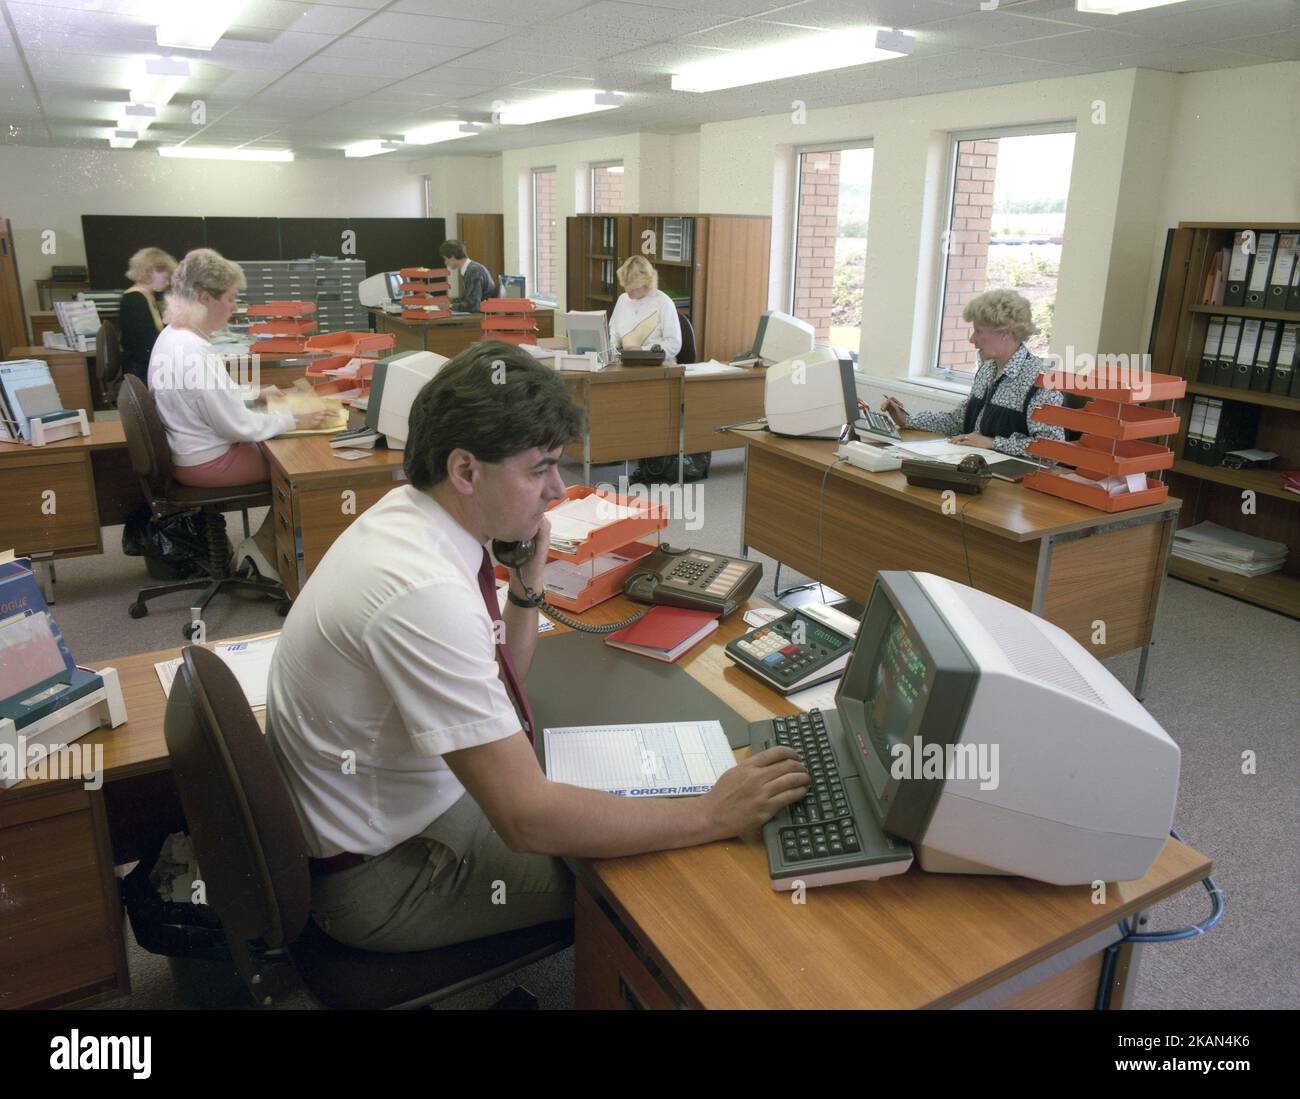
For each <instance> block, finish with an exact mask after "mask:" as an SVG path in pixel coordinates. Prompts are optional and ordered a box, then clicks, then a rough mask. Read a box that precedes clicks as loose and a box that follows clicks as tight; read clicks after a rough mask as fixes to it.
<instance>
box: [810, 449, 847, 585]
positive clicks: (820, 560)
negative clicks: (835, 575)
mask: <svg viewBox="0 0 1300 1099" xmlns="http://www.w3.org/2000/svg"><path fill="white" fill-rule="evenodd" d="M843 461H845V459H843V458H836V459H835V461H833V462H832V463H831V464H830V465H828V466H827V467H826V472H825V473H823V474H822V489H821V499H820V500H819V501H818V503H817V577H818V579H817V581H816V583H817V590H818V591H819V592H820V593H821V597H822V602H823V603H825V602H826V589H825V588H823V587H822V582H821V577H822V576H824V575H825V569H824V566H825V564H826V543H825V541H824V540H823V538H822V526H823V521H824V519H825V517H826V480H827V478H828V477H830V475H831V470H833V469H834V468H835V467H836V466H837V465H839V464H840V463H841V462H843ZM808 586H809V587H812V585H811V584H809V585H808Z"/></svg>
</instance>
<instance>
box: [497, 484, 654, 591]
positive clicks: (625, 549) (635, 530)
mask: <svg viewBox="0 0 1300 1099" xmlns="http://www.w3.org/2000/svg"><path fill="white" fill-rule="evenodd" d="M595 492H596V490H595V489H594V488H588V487H587V486H586V485H573V486H571V487H570V488H568V489H567V490H566V491H565V493H564V499H565V500H581V499H583V498H585V497H587V496H591V495H593V494H595ZM604 495H605V496H606V498H607V499H609V500H612V501H614V502H615V503H619V504H622V505H624V506H625V507H631V508H636V509H637V510H638V511H639V512H640V513H641V514H639V515H634V516H629V517H628V518H626V519H616V520H614V521H613V522H611V523H609V524H608V525H606V526H603V527H597V528H596V529H595V530H594V531H592V532H591V537H589V538H588V539H587V540H586V541H584V542H583V543H582V544H581V545H579V546H578V548H577V550H575V551H574V552H573V553H560V552H559V551H558V550H551V552H550V554H549V555H548V556H547V560H548V561H568V562H571V563H572V564H575V565H580V564H582V563H584V562H586V561H590V560H592V559H593V558H596V557H599V556H601V554H605V553H613V552H617V553H618V555H619V556H620V557H626V558H628V562H627V564H626V565H620V566H619V567H618V568H615V569H610V570H609V571H608V572H605V573H602V574H601V575H600V576H595V577H592V579H591V582H590V583H589V584H588V585H587V586H586V587H585V588H583V590H582V591H581V592H580V593H579V595H578V596H577V598H576V599H568V598H566V597H564V596H561V595H555V594H553V593H550V592H548V593H547V595H546V601H547V602H548V603H551V604H553V605H555V606H557V607H560V608H562V609H564V610H568V611H574V612H577V613H581V612H582V611H585V610H589V609H590V608H592V607H594V606H595V605H596V604H597V603H603V602H604V601H605V600H606V599H612V598H613V597H614V596H616V595H617V594H618V593H619V592H620V591H622V590H623V581H624V580H626V579H627V578H628V576H629V575H631V573H632V572H633V571H634V570H635V569H636V563H637V561H638V560H640V559H641V558H642V557H644V556H645V555H646V554H648V553H650V552H651V551H652V550H653V549H654V548H655V547H654V546H653V545H651V544H649V543H647V542H640V541H637V539H639V538H642V537H644V536H645V535H647V534H653V533H654V532H655V531H658V530H661V529H663V528H664V527H666V526H667V525H668V515H667V512H666V510H665V509H664V508H663V507H662V506H657V505H653V504H651V503H649V502H648V501H646V500H638V499H637V498H636V497H633V496H619V495H617V494H616V493H605V494H604ZM563 502H564V501H562V500H557V501H555V503H554V504H552V505H551V507H556V506H557V505H559V504H561V503H563ZM547 510H548V511H549V510H550V509H549V508H548V509H547ZM496 575H497V579H499V580H506V579H508V578H509V573H508V572H507V570H506V569H504V568H502V567H501V566H500V565H498V566H497V567H496Z"/></svg>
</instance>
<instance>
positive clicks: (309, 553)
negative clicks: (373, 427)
mask: <svg viewBox="0 0 1300 1099" xmlns="http://www.w3.org/2000/svg"><path fill="white" fill-rule="evenodd" d="M329 440H330V436H328V435H306V436H303V437H301V438H296V439H268V440H267V441H266V442H264V443H262V444H261V446H262V450H263V451H264V452H265V454H266V456H267V459H268V461H269V462H270V465H271V507H272V509H273V518H274V522H275V565H276V568H277V569H278V570H279V573H280V582H281V583H282V584H283V585H284V588H285V591H287V592H288V593H289V596H290V598H293V597H294V596H296V595H297V594H298V592H299V591H301V590H302V586H303V584H305V583H306V582H307V577H308V576H310V575H311V570H312V569H314V568H315V567H316V565H317V564H318V563H319V562H320V559H321V558H322V557H324V556H325V551H326V550H327V549H329V548H330V546H331V545H333V544H334V539H335V538H337V537H338V536H339V535H340V534H342V533H343V531H344V530H346V529H347V527H348V526H349V525H350V524H351V523H352V520H353V519H355V518H356V517H357V516H358V515H360V514H361V513H362V512H363V511H365V510H366V508H368V507H370V505H371V504H374V503H376V502H377V501H378V500H379V499H380V497H382V496H383V495H384V494H385V493H387V492H388V491H389V490H390V489H391V488H393V487H394V486H395V485H398V484H401V483H402V481H404V480H405V479H406V474H405V472H403V470H402V452H401V451H400V450H386V449H383V448H376V449H375V450H374V451H373V452H372V453H371V454H370V456H369V457H367V458H359V459H358V460H357V461H355V462H345V461H344V460H343V459H341V458H336V457H335V456H334V451H333V450H332V449H331V448H330V445H329Z"/></svg>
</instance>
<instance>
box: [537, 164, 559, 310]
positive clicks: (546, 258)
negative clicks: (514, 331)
mask: <svg viewBox="0 0 1300 1099" xmlns="http://www.w3.org/2000/svg"><path fill="white" fill-rule="evenodd" d="M558 247H559V239H558V234H557V230H556V216H555V169H554V168H535V169H534V170H533V293H532V296H533V297H534V298H537V299H538V300H539V301H546V302H551V303H554V301H555V286H556V281H557V279H556V252H557V250H558Z"/></svg>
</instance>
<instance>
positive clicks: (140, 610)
mask: <svg viewBox="0 0 1300 1099" xmlns="http://www.w3.org/2000/svg"><path fill="white" fill-rule="evenodd" d="M148 613H149V608H148V607H146V606H145V605H144V604H143V603H132V604H131V605H130V606H129V607H128V608H127V614H129V615H130V616H131V617H132V618H143V617H144V616H145V615H146V614H148Z"/></svg>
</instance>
